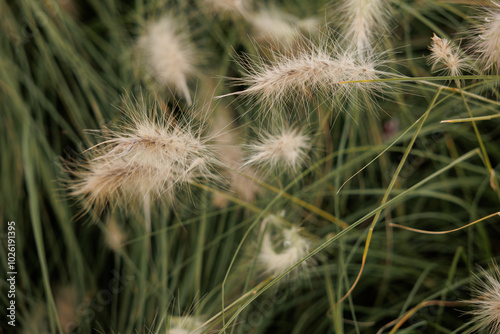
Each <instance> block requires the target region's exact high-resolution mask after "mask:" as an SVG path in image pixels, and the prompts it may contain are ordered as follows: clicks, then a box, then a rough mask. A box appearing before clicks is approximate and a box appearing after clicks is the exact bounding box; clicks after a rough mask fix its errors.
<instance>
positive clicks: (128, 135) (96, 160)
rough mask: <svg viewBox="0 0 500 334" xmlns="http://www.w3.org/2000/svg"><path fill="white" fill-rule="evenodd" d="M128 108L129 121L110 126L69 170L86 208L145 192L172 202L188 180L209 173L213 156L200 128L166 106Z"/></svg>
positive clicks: (74, 189)
mask: <svg viewBox="0 0 500 334" xmlns="http://www.w3.org/2000/svg"><path fill="white" fill-rule="evenodd" d="M128 107H129V109H130V108H131V110H128V111H129V112H131V113H132V115H131V116H130V124H127V125H125V126H123V127H121V128H119V129H118V130H109V131H108V132H109V133H108V134H107V139H106V140H104V141H102V142H101V143H99V144H97V145H95V146H93V147H91V148H90V149H88V150H87V151H86V153H87V157H88V158H87V160H86V161H85V162H84V163H83V164H82V165H80V166H79V168H77V169H76V170H70V172H71V173H72V174H73V175H74V176H75V178H76V180H75V181H74V182H73V183H72V184H71V185H70V189H71V195H73V196H77V197H80V198H82V200H83V202H84V208H85V209H86V211H88V210H89V209H90V208H92V207H94V208H95V209H96V211H97V212H100V211H101V210H102V209H103V208H104V206H105V205H106V204H108V203H119V202H129V201H130V200H133V199H137V198H145V197H148V196H153V198H160V197H163V198H165V197H166V198H167V199H168V200H173V199H174V195H175V192H176V191H177V190H178V189H180V188H185V186H186V184H188V183H189V182H192V181H194V180H195V179H199V178H208V177H211V176H212V173H211V172H210V166H211V163H212V162H213V155H212V153H211V148H210V146H209V145H208V144H207V142H206V140H204V139H202V138H201V133H200V131H201V128H198V129H196V128H195V127H194V126H193V124H191V123H187V124H181V123H180V122H178V121H177V120H176V119H175V118H174V117H173V116H171V115H169V113H168V111H167V110H162V111H160V112H161V113H162V114H160V113H159V112H158V111H156V107H153V108H152V109H150V110H149V111H148V110H147V109H146V108H147V107H146V106H145V104H144V101H143V102H142V104H140V103H137V102H136V104H135V105H128Z"/></svg>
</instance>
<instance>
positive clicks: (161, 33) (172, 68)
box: [139, 15, 198, 105]
mask: <svg viewBox="0 0 500 334" xmlns="http://www.w3.org/2000/svg"><path fill="white" fill-rule="evenodd" d="M139 47H140V49H141V50H142V52H143V54H144V56H145V60H146V62H147V65H148V66H149V68H150V71H151V74H152V75H153V77H154V78H155V79H156V80H157V81H158V82H159V83H160V84H163V85H166V86H168V87H170V88H175V89H177V90H179V91H180V92H181V93H182V94H183V95H184V98H185V99H186V101H187V103H188V104H189V105H190V104H191V96H190V94H189V89H188V86H187V78H188V77H189V76H191V75H192V74H193V73H194V72H195V65H196V63H197V59H198V57H197V56H196V52H197V51H196V49H195V47H194V45H193V44H192V43H191V42H190V38H189V35H188V33H187V32H186V31H185V30H183V29H182V25H181V24H180V23H179V22H177V20H176V19H175V18H174V17H173V15H167V16H165V17H163V18H162V19H160V20H159V21H156V22H153V23H151V24H150V25H149V26H148V27H147V30H146V32H145V33H144V34H143V35H142V36H141V37H140V39H139Z"/></svg>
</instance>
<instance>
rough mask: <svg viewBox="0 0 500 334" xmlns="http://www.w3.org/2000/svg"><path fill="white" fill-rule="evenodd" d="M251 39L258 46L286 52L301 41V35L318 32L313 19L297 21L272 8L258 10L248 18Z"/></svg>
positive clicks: (289, 15)
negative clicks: (266, 45) (266, 46)
mask: <svg viewBox="0 0 500 334" xmlns="http://www.w3.org/2000/svg"><path fill="white" fill-rule="evenodd" d="M249 22H250V24H251V25H252V31H253V37H254V38H255V40H256V41H257V42H258V43H259V44H269V45H272V46H275V47H276V49H282V50H288V49H290V48H292V47H293V46H294V45H296V44H297V43H298V42H300V41H301V40H302V39H303V35H302V33H303V32H304V33H309V34H312V33H314V30H319V29H318V27H319V24H318V20H316V19H315V18H309V19H299V18H298V17H295V16H293V15H291V14H287V13H285V12H283V11H281V10H279V9H278V8H276V7H274V6H272V7H269V8H260V10H259V11H257V12H256V13H253V14H251V15H250V16H249Z"/></svg>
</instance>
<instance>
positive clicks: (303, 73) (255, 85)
mask: <svg viewBox="0 0 500 334" xmlns="http://www.w3.org/2000/svg"><path fill="white" fill-rule="evenodd" d="M380 65H381V62H378V61H377V59H376V58H375V57H366V58H363V59H360V58H358V57H357V55H356V54H355V53H353V52H345V51H342V50H337V51H329V50H327V49H326V48H318V47H314V46H309V47H305V48H303V49H302V50H300V51H298V52H297V53H294V54H292V55H276V57H275V59H274V61H272V62H266V61H264V60H262V59H258V60H257V61H256V62H253V64H252V65H250V67H249V68H248V69H247V74H246V76H245V77H244V78H242V79H237V80H236V82H237V83H239V84H242V85H243V84H244V85H248V86H249V87H248V88H247V89H245V90H243V91H239V92H236V93H231V94H227V95H223V96H220V97H224V96H228V95H237V94H242V95H249V96H252V97H254V98H256V99H257V101H260V102H262V103H264V104H266V106H267V107H269V108H271V107H273V106H274V105H275V104H282V103H286V102H294V103H296V102H304V101H306V99H308V98H310V97H311V96H314V95H316V94H317V93H320V94H323V95H326V96H328V97H330V98H333V97H334V95H336V94H340V95H341V97H342V98H345V99H351V98H353V99H354V100H356V95H357V94H352V91H353V89H356V90H357V91H358V92H359V93H361V94H367V96H368V97H370V96H371V95H377V94H380V93H382V91H383V90H384V88H387V85H385V84H384V83H381V82H377V81H372V80H377V79H380V78H381V77H382V76H387V75H390V74H389V73H385V72H381V71H380V70H378V67H379V66H380ZM360 81H361V82H360ZM341 100H342V99H341ZM341 100H339V102H341Z"/></svg>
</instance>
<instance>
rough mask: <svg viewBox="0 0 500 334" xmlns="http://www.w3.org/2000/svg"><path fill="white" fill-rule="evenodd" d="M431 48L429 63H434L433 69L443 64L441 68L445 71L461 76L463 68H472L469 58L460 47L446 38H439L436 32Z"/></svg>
mask: <svg viewBox="0 0 500 334" xmlns="http://www.w3.org/2000/svg"><path fill="white" fill-rule="evenodd" d="M429 49H430V50H431V54H430V56H429V63H430V64H432V70H433V71H434V70H435V69H436V68H437V67H438V66H441V67H442V68H441V70H443V71H444V72H445V73H447V74H450V75H452V76H459V75H461V74H462V71H463V70H465V69H470V66H469V65H468V63H467V59H466V58H464V57H462V56H461V55H460V51H459V50H458V48H457V47H454V46H453V45H451V43H450V41H448V40H447V39H445V38H439V37H438V36H436V34H434V36H433V37H432V43H431V46H430V47H429Z"/></svg>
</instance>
